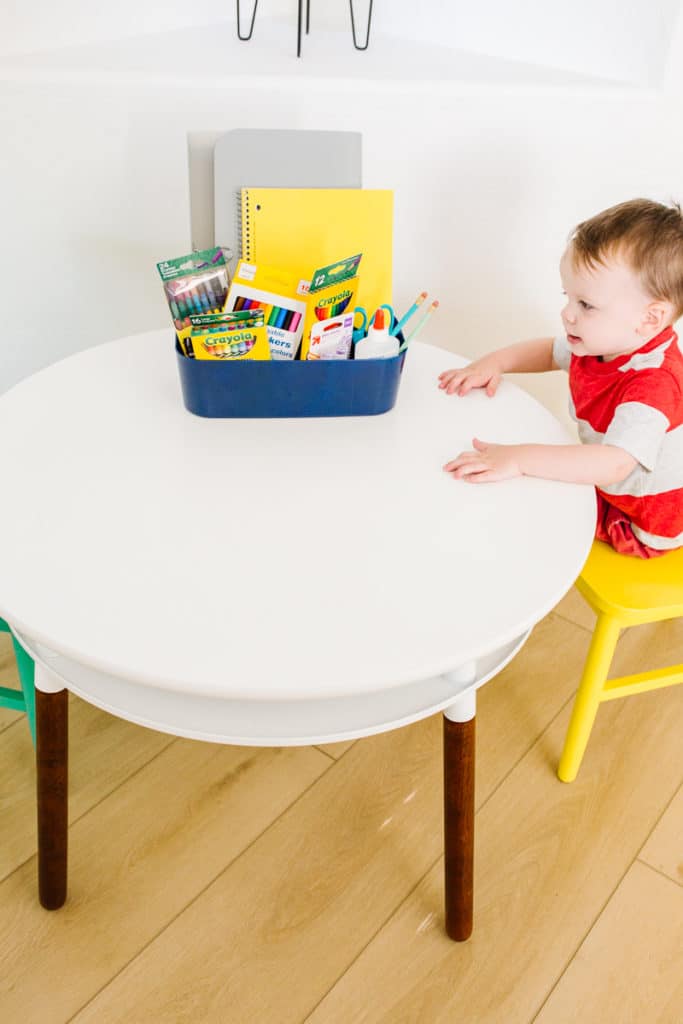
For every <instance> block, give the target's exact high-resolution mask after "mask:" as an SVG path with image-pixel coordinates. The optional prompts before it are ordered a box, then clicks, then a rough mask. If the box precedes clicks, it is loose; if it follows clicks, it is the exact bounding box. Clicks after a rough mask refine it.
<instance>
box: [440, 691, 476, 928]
mask: <svg viewBox="0 0 683 1024" xmlns="http://www.w3.org/2000/svg"><path fill="white" fill-rule="evenodd" d="M474 737H475V691H474V690H472V691H471V692H470V693H468V694H466V695H465V697H464V698H461V699H460V700H459V701H458V702H457V703H455V704H453V705H452V706H451V707H449V708H448V709H447V710H446V711H445V712H444V718H443V777H444V855H445V901H446V932H447V934H448V936H449V937H450V938H451V939H455V941H456V942H464V940H465V939H469V937H470V935H471V934H472V919H473V882H474Z"/></svg>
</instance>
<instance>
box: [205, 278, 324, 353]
mask: <svg viewBox="0 0 683 1024" xmlns="http://www.w3.org/2000/svg"><path fill="white" fill-rule="evenodd" d="M298 285H299V280H298V278H297V277H295V276H294V275H293V274H290V273H289V272H288V271H287V270H279V269H277V268H275V267H269V266H266V265H265V264H261V263H259V264H258V265H256V264H254V263H248V262H247V261H246V260H240V261H239V263H238V264H237V269H236V270H235V274H234V276H233V279H232V283H231V285H230V290H229V292H228V297H227V300H226V303H225V311H226V312H244V311H245V310H246V311H252V310H254V309H260V310H262V312H263V314H264V317H265V321H266V331H267V334H268V342H269V344H270V356H271V359H276V360H283V359H294V358H295V356H296V353H297V350H298V348H299V344H300V342H301V335H302V332H303V327H304V316H305V313H306V302H305V300H304V299H303V298H302V297H301V295H297V288H298Z"/></svg>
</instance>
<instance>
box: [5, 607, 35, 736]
mask: <svg viewBox="0 0 683 1024" xmlns="http://www.w3.org/2000/svg"><path fill="white" fill-rule="evenodd" d="M0 633H9V634H10V636H12V643H13V644H14V656H15V658H16V659H17V668H18V669H19V681H20V683H21V690H15V689H14V688H10V687H8V686H0V708H12V709H13V710H14V711H25V712H26V717H27V718H28V727H29V729H30V730H31V738H32V740H33V742H34V744H35V742H36V698H35V690H34V688H33V674H34V665H33V659H32V658H30V657H29V655H28V654H27V653H26V651H25V650H24V648H23V647H22V646H21V644H20V643H19V641H18V640H16V639H15V638H14V636H13V634H12V632H11V630H10V628H9V626H8V625H7V623H6V622H5V620H4V619H0Z"/></svg>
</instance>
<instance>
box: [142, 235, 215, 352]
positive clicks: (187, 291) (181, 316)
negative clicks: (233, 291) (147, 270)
mask: <svg viewBox="0 0 683 1024" xmlns="http://www.w3.org/2000/svg"><path fill="white" fill-rule="evenodd" d="M157 270H158V271H159V277H160V278H161V280H162V282H163V285H164V294H165V296H166V301H167V303H168V308H169V310H170V313H171V317H172V318H173V324H174V326H175V329H176V334H177V335H178V339H179V340H180V344H181V347H182V344H183V341H184V340H185V339H186V338H189V336H190V334H191V330H192V325H191V322H190V318H191V317H192V316H201V315H202V314H208V313H220V311H221V310H222V308H223V304H224V302H225V297H226V295H227V292H228V285H229V283H230V281H229V275H228V266H227V263H226V259H225V252H224V251H223V249H222V248H221V247H220V246H215V247H214V248H213V249H203V250H202V251H201V252H191V253H189V254H188V255H187V256H179V257H177V258H176V259H174V260H163V261H162V262H161V263H157Z"/></svg>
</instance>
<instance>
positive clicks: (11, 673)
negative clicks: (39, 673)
mask: <svg viewBox="0 0 683 1024" xmlns="http://www.w3.org/2000/svg"><path fill="white" fill-rule="evenodd" d="M0 686H9V687H11V688H12V689H14V690H20V689H21V684H20V682H19V673H18V672H17V663H16V661H15V658H14V648H13V647H12V640H11V637H10V635H9V633H0ZM24 717H25V716H24V715H23V713H22V712H21V711H12V710H11V709H10V708H0V732H2V731H3V730H4V729H6V728H7V726H8V725H12V723H13V722H16V721H18V719H20V718H24ZM26 729H27V731H28V725H27V726H26Z"/></svg>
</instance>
